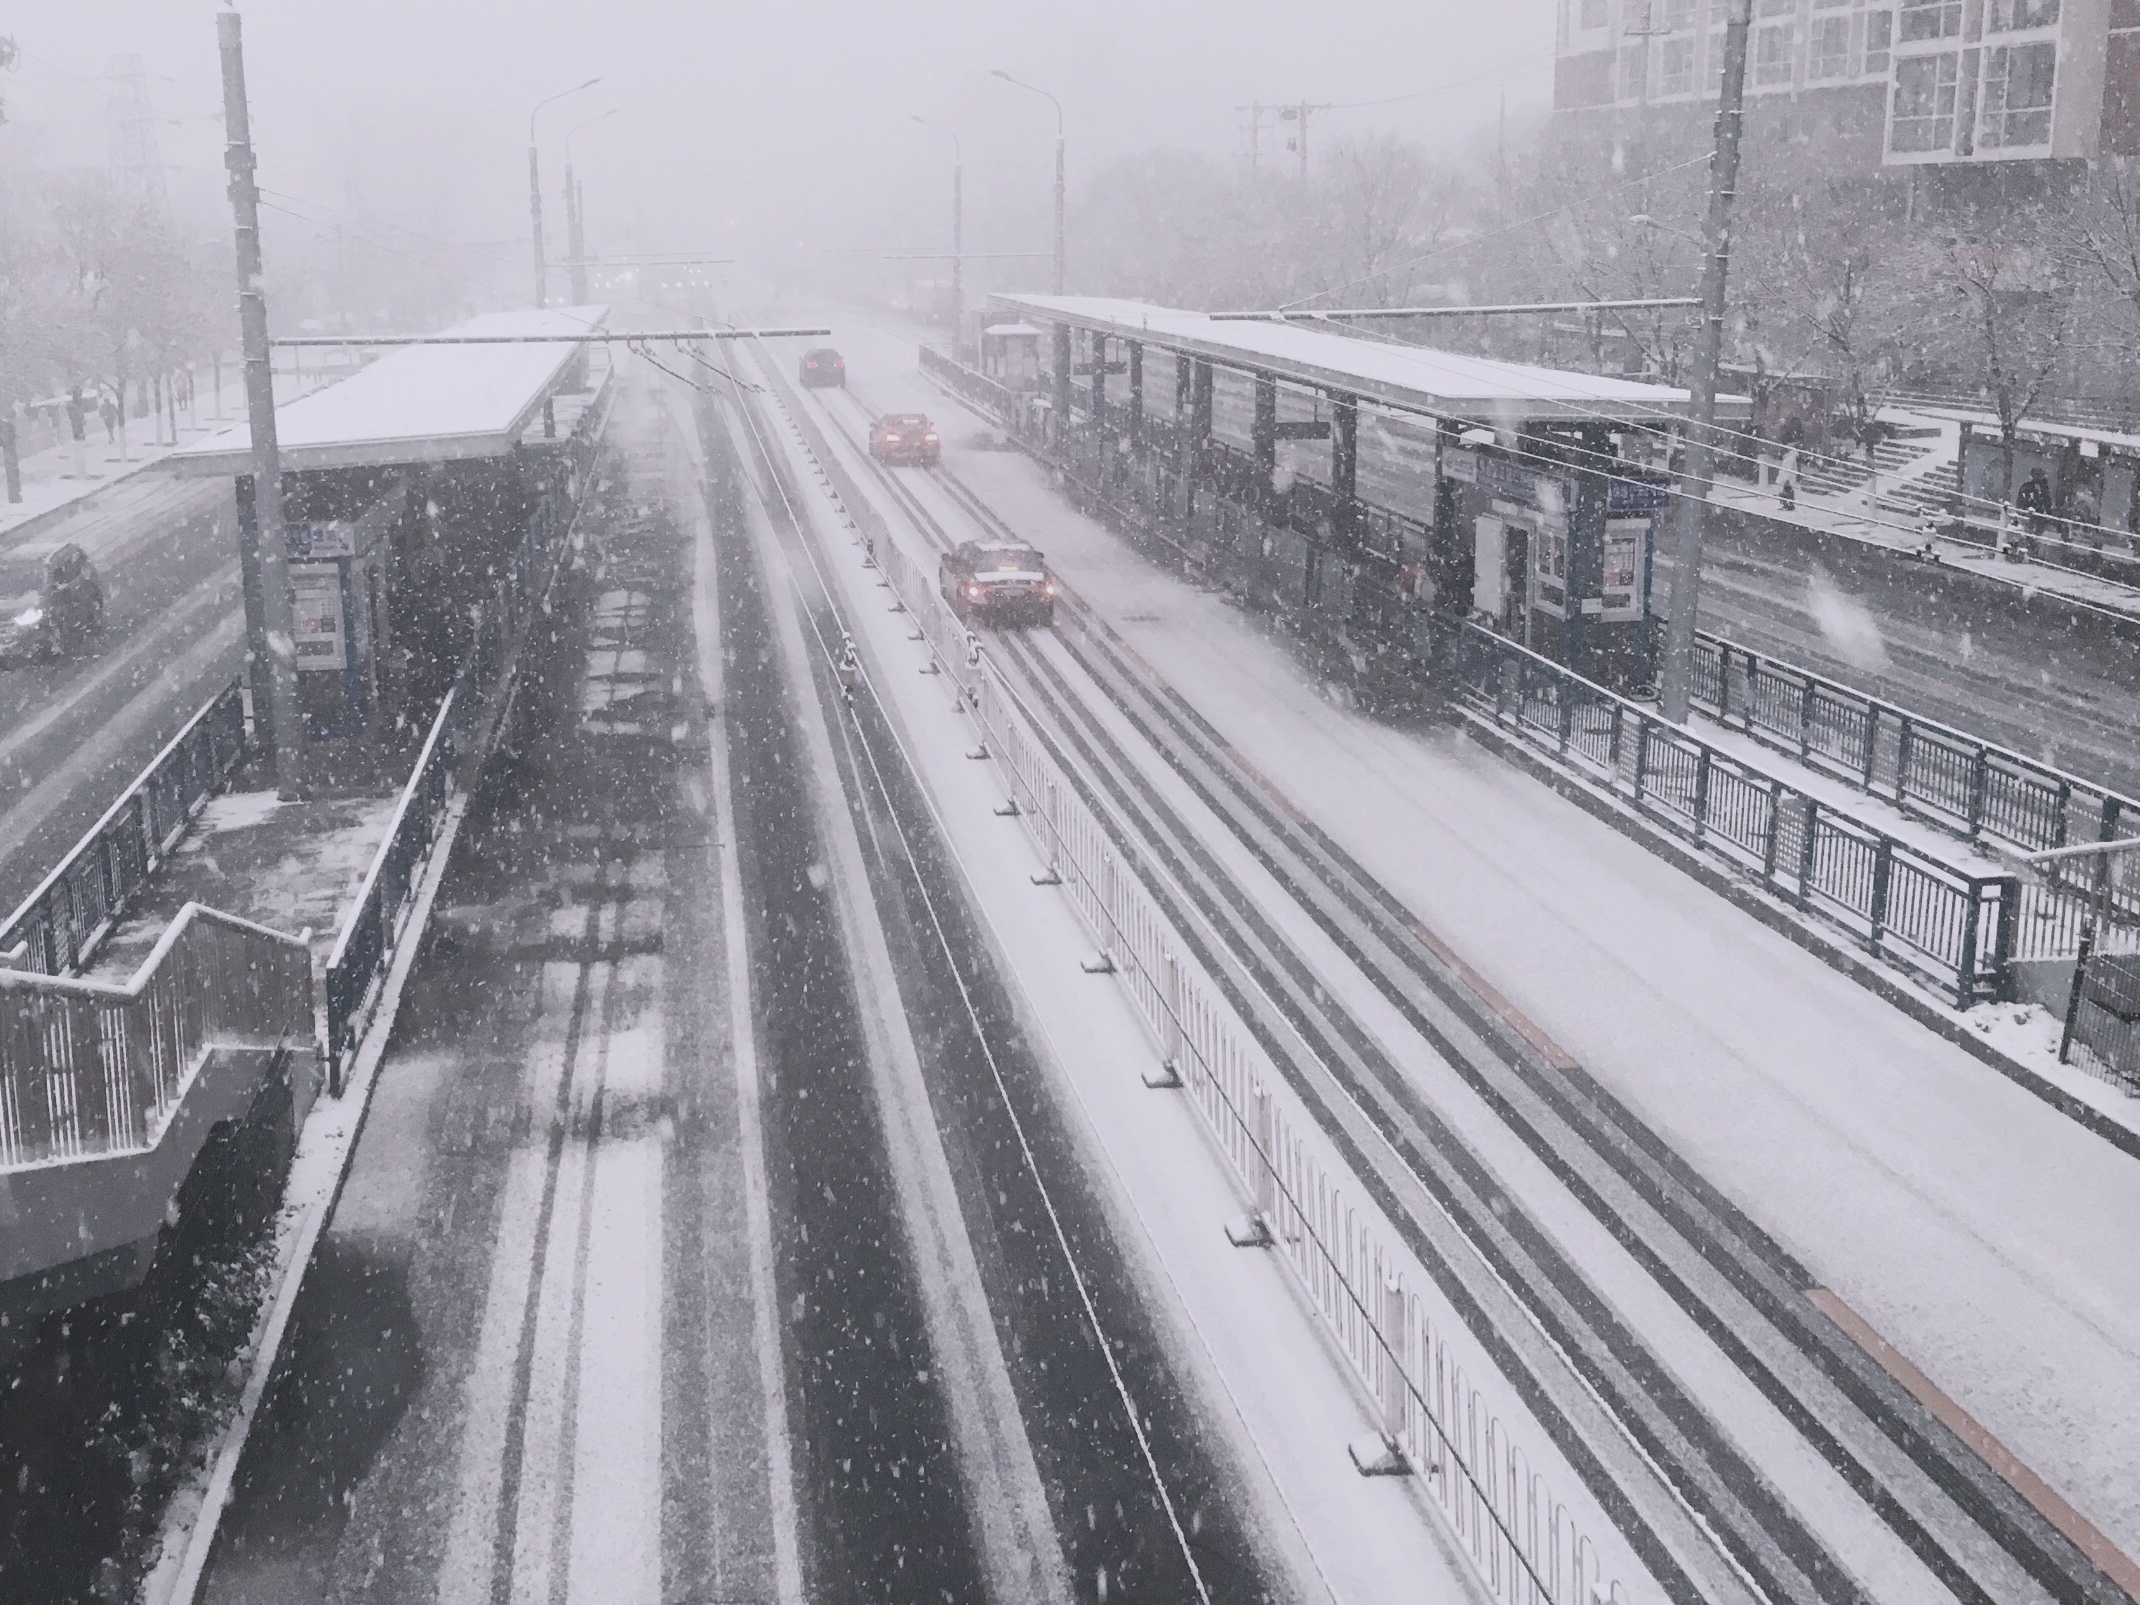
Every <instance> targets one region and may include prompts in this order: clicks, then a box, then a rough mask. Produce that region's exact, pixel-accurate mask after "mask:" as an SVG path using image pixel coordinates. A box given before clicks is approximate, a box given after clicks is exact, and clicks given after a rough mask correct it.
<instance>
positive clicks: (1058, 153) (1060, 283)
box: [1055, 106, 1070, 295]
mask: <svg viewBox="0 0 2140 1605" xmlns="http://www.w3.org/2000/svg"><path fill="white" fill-rule="evenodd" d="M1055 118H1056V121H1055V293H1056V294H1057V295H1062V294H1063V293H1064V292H1065V287H1066V286H1067V285H1068V284H1069V282H1070V281H1069V278H1068V277H1067V269H1066V267H1065V261H1064V258H1065V246H1064V243H1063V241H1064V238H1065V236H1064V232H1063V125H1062V108H1061V107H1060V106H1058V107H1057V108H1056V109H1055Z"/></svg>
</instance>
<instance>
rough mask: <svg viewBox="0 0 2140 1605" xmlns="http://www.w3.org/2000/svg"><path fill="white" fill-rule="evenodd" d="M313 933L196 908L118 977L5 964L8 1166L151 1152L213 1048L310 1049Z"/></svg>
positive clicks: (1, 1162)
mask: <svg viewBox="0 0 2140 1605" xmlns="http://www.w3.org/2000/svg"><path fill="white" fill-rule="evenodd" d="M308 940H309V933H305V934H301V935H298V936H285V935H283V934H281V933H280V932H278V931H271V930H269V929H268V928H267V927H265V926H263V925H255V924H253V923H252V922H251V921H250V920H241V919H237V918H235V917H233V916H232V915H229V914H221V913H218V912H216V911H215V910H214V909H209V908H203V907H202V906H201V905H200V904H198V903H189V904H187V905H186V907H185V908H184V910H183V911H181V912H180V914H179V916H178V918H177V919H175V920H173V921H172V922H171V925H170V927H169V929H167V930H166V931H165V932H164V934H163V936H162V938H161V939H160V940H159V941H158V942H157V944H156V946H155V948H154V949H153V950H152V951H151V952H150V954H149V956H148V957H147V958H146V959H145V960H143V961H142V964H141V967H140V969H139V970H137V971H136V972H135V974H134V977H133V979H132V980H130V981H128V982H126V983H125V984H124V985H123V986H115V985H112V984H110V983H107V982H100V981H85V980H80V979H76V978H73V977H68V976H57V975H40V974H34V973H30V972H26V971H21V970H0V1167H8V1168H12V1167H17V1166H22V1165H32V1164H40V1163H45V1162H49V1161H54V1160H59V1161H68V1160H81V1159H93V1158H97V1157H99V1156H102V1155H105V1154H113V1153H126V1152H129V1151H136V1150H140V1149H145V1148H149V1147H152V1146H153V1145H154V1144H155V1143H156V1141H157V1139H158V1138H159V1137H160V1136H161V1135H162V1133H163V1129H164V1127H165V1125H166V1124H167V1123H168V1121H169V1118H170V1116H171V1113H172V1111H173V1110H175V1109H176V1108H177V1107H178V1105H179V1104H180V1103H181V1102H182V1101H183V1100H184V1098H185V1095H186V1089H187V1088H188V1087H189V1086H190V1085H191V1083H192V1078H193V1074H194V1072H195V1071H196V1070H197V1069H198V1068H199V1067H200V1064H201V1062H202V1060H203V1058H204V1057H205V1055H207V1054H208V1053H209V1052H210V1051H211V1050H213V1049H215V1048H216V1047H218V1046H238V1045H244V1046H261V1045H287V1044H291V1043H304V1044H307V1045H309V1044H310V1043H311V1040H312V957H311V953H310V950H309V948H308V946H307V942H308Z"/></svg>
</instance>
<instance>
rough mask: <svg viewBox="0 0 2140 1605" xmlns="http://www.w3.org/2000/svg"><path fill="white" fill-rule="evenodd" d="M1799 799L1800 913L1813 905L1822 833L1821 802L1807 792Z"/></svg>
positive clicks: (1799, 796)
mask: <svg viewBox="0 0 2140 1605" xmlns="http://www.w3.org/2000/svg"><path fill="white" fill-rule="evenodd" d="M1798 801H1799V804H1800V811H1799V820H1800V825H1799V838H1798V908H1799V912H1800V913H1804V912H1805V911H1806V910H1807V909H1809V908H1811V907H1812V892H1813V871H1814V868H1815V859H1816V856H1817V854H1816V851H1815V848H1816V845H1817V842H1818V839H1819V835H1820V804H1819V803H1818V802H1816V801H1815V800H1814V799H1813V798H1812V797H1810V796H1808V795H1807V794H1806V793H1805V792H1800V793H1799V794H1798Z"/></svg>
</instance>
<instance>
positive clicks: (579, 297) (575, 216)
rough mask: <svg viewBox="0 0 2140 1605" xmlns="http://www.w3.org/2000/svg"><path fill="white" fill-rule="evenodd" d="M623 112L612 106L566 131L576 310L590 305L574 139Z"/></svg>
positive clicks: (569, 238) (567, 208)
mask: <svg viewBox="0 0 2140 1605" xmlns="http://www.w3.org/2000/svg"><path fill="white" fill-rule="evenodd" d="M620 109H621V108H619V107H616V106H612V107H610V108H609V110H607V111H598V112H596V113H595V114H594V115H593V116H592V117H588V118H585V119H583V120H581V121H580V122H577V123H574V124H573V125H572V127H571V128H569V129H567V130H566V131H565V249H566V250H567V251H569V252H571V253H572V254H571V262H572V304H573V305H574V306H585V305H586V304H587V216H586V213H585V211H584V210H582V208H581V205H580V190H579V186H578V185H577V184H576V183H574V182H573V179H572V136H573V135H574V134H577V133H578V132H579V131H580V130H581V129H583V128H590V127H592V126H593V125H594V124H596V123H598V122H601V121H602V120H603V119H604V118H607V117H614V116H616V115H617V112H618V111H619V110H620ZM538 304H539V303H538Z"/></svg>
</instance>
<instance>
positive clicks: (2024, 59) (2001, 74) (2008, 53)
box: [1977, 39, 2058, 147]
mask: <svg viewBox="0 0 2140 1605" xmlns="http://www.w3.org/2000/svg"><path fill="white" fill-rule="evenodd" d="M2057 74H2058V46H2057V45H2056V44H2054V43H2053V42H2052V41H2050V40H2048V39H2047V40H2045V41H2044V42H2043V43H2042V44H2035V45H2000V46H1999V47H1997V48H1996V49H1994V50H1991V51H1989V52H1987V53H1986V55H1985V58H1984V100H1983V105H1984V113H1983V116H1982V118H1981V119H1980V122H1981V126H1980V127H1979V129H1978V131H1977V143H1978V144H1979V145H1983V146H1994V145H1996V146H2007V147H2011V146H2015V145H2048V144H2050V143H2051V91H2052V86H2053V82H2054V80H2055V79H2056V77H2057Z"/></svg>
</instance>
